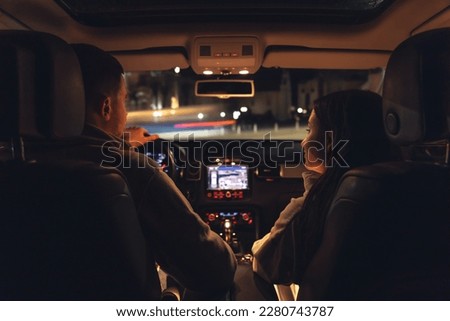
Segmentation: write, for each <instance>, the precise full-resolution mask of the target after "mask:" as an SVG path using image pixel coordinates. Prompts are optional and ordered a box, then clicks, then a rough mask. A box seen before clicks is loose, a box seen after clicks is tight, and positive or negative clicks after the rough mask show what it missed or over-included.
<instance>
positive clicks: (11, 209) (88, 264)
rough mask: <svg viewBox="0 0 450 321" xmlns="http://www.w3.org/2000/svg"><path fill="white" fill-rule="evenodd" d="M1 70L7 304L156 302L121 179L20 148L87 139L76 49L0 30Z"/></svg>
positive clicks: (2, 273)
mask: <svg viewBox="0 0 450 321" xmlns="http://www.w3.org/2000/svg"><path fill="white" fill-rule="evenodd" d="M0 70H1V71H2V72H1V73H0V115H1V116H0V208H1V211H0V221H1V223H0V255H1V258H2V262H1V264H0V284H1V285H0V300H146V299H159V289H156V290H157V291H154V289H155V287H154V286H152V285H151V284H149V283H150V282H151V278H150V277H149V273H150V271H152V269H154V267H153V266H149V265H150V264H154V263H153V262H146V245H145V240H144V236H143V233H142V231H141V228H140V224H139V222H138V218H137V214H136V210H135V206H134V204H133V201H132V198H131V196H130V193H129V191H128V187H127V183H126V180H125V178H124V177H123V176H122V174H121V173H120V172H119V171H117V170H115V169H109V168H102V167H100V166H99V165H97V164H95V163H92V162H86V161H75V160H52V159H50V160H46V161H36V160H34V159H33V158H32V156H30V155H29V154H28V153H27V145H24V143H23V138H26V139H27V141H34V142H35V144H36V145H37V146H39V144H40V143H41V142H42V143H48V142H54V141H58V142H59V143H61V142H65V141H66V142H71V141H73V140H74V139H76V137H77V136H79V135H80V133H81V131H82V128H83V125H84V92H83V82H82V75H81V71H80V68H79V64H78V60H77V58H76V55H75V53H74V52H73V51H72V48H71V47H70V46H69V45H68V44H67V43H65V42H64V41H62V40H61V39H59V38H57V37H54V36H51V35H49V34H43V33H36V32H24V31H1V32H0ZM152 291H153V292H155V293H153V292H152Z"/></svg>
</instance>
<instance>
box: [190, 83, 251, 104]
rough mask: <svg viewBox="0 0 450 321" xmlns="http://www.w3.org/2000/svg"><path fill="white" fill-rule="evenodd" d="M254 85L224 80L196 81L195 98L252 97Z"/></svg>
mask: <svg viewBox="0 0 450 321" xmlns="http://www.w3.org/2000/svg"><path fill="white" fill-rule="evenodd" d="M254 95H255V85H254V83H253V80H242V79H226V80H217V79H213V80H197V81H196V82H195V96H198V97H217V98H221V99H227V98H230V97H253V96H254Z"/></svg>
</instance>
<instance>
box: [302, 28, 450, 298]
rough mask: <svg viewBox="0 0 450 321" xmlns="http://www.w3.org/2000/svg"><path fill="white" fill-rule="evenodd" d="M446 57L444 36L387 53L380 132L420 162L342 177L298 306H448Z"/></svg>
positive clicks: (448, 47) (447, 35)
mask: <svg viewBox="0 0 450 321" xmlns="http://www.w3.org/2000/svg"><path fill="white" fill-rule="evenodd" d="M449 57H450V29H441V30H434V31H429V32H426V33H423V34H419V35H417V36H413V37H411V38H409V39H407V40H406V41H405V42H403V43H402V44H400V46H399V47H398V48H396V49H395V51H394V52H393V53H392V56H391V58H390V60H389V64H388V66H387V70H386V76H385V82H384V93H383V111H384V120H385V128H386V132H387V134H388V135H389V138H390V140H391V141H392V142H393V143H394V144H396V145H399V146H403V147H407V148H409V150H410V151H411V150H415V151H416V153H414V154H416V155H417V151H421V152H422V154H423V155H424V156H430V157H429V159H428V160H423V159H422V160H420V161H419V160H417V159H415V158H412V157H408V159H407V160H405V161H402V162H391V163H381V164H375V165H371V166H367V167H363V168H357V169H353V170H350V171H348V172H347V173H346V174H345V175H344V177H342V179H341V182H340V185H339V187H338V190H337V193H336V195H335V197H334V200H333V202H332V205H331V208H330V210H329V212H328V216H327V221H326V225H325V230H324V235H323V239H322V243H321V245H320V248H319V250H318V252H317V253H316V255H315V257H314V259H313V261H312V262H311V264H310V265H309V266H308V269H307V271H306V273H305V275H304V279H303V281H302V284H301V289H300V292H299V297H298V299H300V300H449V299H450V171H449V167H448V157H449V138H450V134H449V127H450V59H449ZM439 150H440V151H441V152H442V153H441V157H438V155H433V154H432V153H434V152H435V151H439ZM432 156H433V157H432Z"/></svg>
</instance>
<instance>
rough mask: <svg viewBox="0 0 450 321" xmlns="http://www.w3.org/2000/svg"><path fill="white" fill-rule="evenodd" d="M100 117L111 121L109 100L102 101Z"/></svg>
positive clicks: (107, 98)
mask: <svg viewBox="0 0 450 321" xmlns="http://www.w3.org/2000/svg"><path fill="white" fill-rule="evenodd" d="M100 112H101V117H102V118H103V119H104V120H106V121H108V120H110V119H111V98H109V97H105V98H104V99H103V100H102V108H101V111H100Z"/></svg>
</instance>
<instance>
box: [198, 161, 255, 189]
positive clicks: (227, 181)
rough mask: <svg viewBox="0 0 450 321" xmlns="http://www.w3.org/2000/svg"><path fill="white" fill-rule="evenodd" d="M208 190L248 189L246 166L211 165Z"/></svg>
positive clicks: (209, 167)
mask: <svg viewBox="0 0 450 321" xmlns="http://www.w3.org/2000/svg"><path fill="white" fill-rule="evenodd" d="M207 169H208V190H212V191H221V190H248V189H249V187H248V167H247V166H245V165H211V166H208V167H207Z"/></svg>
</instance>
